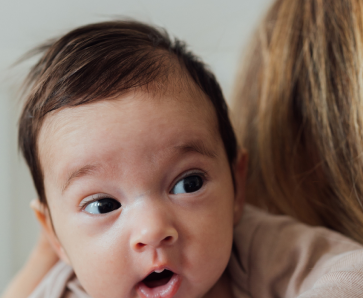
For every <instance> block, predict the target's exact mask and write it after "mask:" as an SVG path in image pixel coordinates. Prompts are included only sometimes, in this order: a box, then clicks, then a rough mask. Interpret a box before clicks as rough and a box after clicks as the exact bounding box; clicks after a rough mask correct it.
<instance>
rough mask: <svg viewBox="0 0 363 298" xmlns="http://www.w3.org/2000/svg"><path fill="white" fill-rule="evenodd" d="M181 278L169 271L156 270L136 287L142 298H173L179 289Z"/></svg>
mask: <svg viewBox="0 0 363 298" xmlns="http://www.w3.org/2000/svg"><path fill="white" fill-rule="evenodd" d="M180 284H181V277H180V275H179V274H176V273H174V272H173V271H171V270H168V269H161V270H160V271H158V270H155V271H154V272H152V273H150V274H149V275H148V276H146V277H145V278H144V279H143V280H142V281H140V282H139V283H138V284H137V285H136V290H137V292H138V293H139V295H140V296H141V297H142V298H172V297H173V296H174V295H175V294H176V292H177V291H178V289H179V286H180Z"/></svg>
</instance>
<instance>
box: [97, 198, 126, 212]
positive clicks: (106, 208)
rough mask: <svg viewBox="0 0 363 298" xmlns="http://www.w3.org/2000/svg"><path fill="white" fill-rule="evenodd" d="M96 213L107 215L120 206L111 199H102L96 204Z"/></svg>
mask: <svg viewBox="0 0 363 298" xmlns="http://www.w3.org/2000/svg"><path fill="white" fill-rule="evenodd" d="M97 207H98V212H100V213H107V212H111V211H113V210H116V209H118V208H120V207H121V204H120V203H119V202H118V201H116V200H113V199H102V200H99V201H98V202H97Z"/></svg>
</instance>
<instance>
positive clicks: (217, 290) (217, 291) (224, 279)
mask: <svg viewBox="0 0 363 298" xmlns="http://www.w3.org/2000/svg"><path fill="white" fill-rule="evenodd" d="M221 297H223V298H233V293H232V289H231V283H230V279H229V277H228V273H226V272H224V273H223V275H222V276H221V278H220V279H219V280H218V281H217V282H216V284H215V285H214V286H213V288H212V289H210V291H209V292H208V293H207V294H205V296H204V297H203V298H221Z"/></svg>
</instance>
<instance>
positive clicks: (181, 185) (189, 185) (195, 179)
mask: <svg viewBox="0 0 363 298" xmlns="http://www.w3.org/2000/svg"><path fill="white" fill-rule="evenodd" d="M202 186H203V179H202V178H201V177H199V176H197V175H193V176H188V177H185V178H183V179H181V180H179V181H178V182H177V183H176V184H175V186H174V187H173V189H172V190H171V193H172V194H175V195H176V194H180V193H190V192H195V191H197V190H199V189H200V188H201V187H202Z"/></svg>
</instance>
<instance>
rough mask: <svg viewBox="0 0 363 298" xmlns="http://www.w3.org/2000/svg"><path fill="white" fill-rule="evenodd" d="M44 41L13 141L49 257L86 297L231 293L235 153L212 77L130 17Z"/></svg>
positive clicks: (238, 189)
mask: <svg viewBox="0 0 363 298" xmlns="http://www.w3.org/2000/svg"><path fill="white" fill-rule="evenodd" d="M44 48H45V54H44V55H43V57H42V58H41V60H40V62H39V63H38V64H37V65H36V66H35V67H34V68H33V70H32V71H31V73H30V75H29V80H30V84H32V85H33V87H32V89H31V92H30V95H29V97H28V99H27V102H26V104H25V108H24V110H23V113H22V115H21V118H20V128H19V142H20V146H21V149H22V152H23V154H24V156H25V158H26V161H27V162H28V165H29V167H30V170H31V173H32V175H33V179H34V182H35V186H36V189H37V192H38V194H39V199H40V202H41V204H42V205H43V206H44V210H43V212H42V210H39V213H38V218H39V219H40V221H41V223H42V224H43V226H44V227H45V229H46V231H47V233H48V235H49V238H50V239H51V242H52V244H53V246H54V248H55V250H56V252H57V253H58V255H59V257H60V258H61V259H62V260H63V261H64V262H65V263H67V264H69V265H70V266H71V267H72V268H73V270H74V272H75V274H76V276H77V278H78V280H79V282H80V284H81V285H82V286H83V288H84V290H85V291H86V292H87V293H88V294H89V295H91V296H92V297H94V298H99V297H108V298H112V297H124V298H127V297H130V298H131V297H155V298H156V297H163V298H171V297H184V298H185V297H202V296H204V295H206V294H207V293H209V294H208V295H209V296H210V297H211V295H217V294H216V293H218V295H219V296H218V297H222V296H223V297H229V296H230V295H231V294H230V288H229V284H228V283H225V282H224V280H225V278H226V277H225V276H224V275H223V272H224V271H225V269H226V266H227V264H228V261H229V259H230V254H231V248H232V240H233V227H234V224H236V223H237V222H238V221H239V219H240V216H241V211H242V203H243V185H242V181H243V175H244V170H245V158H239V159H238V160H237V145H236V139H235V135H234V132H233V130H232V126H231V124H230V121H229V118H228V112H227V106H226V103H225V101H224V98H223V96H222V92H221V90H220V87H219V85H218V83H217V81H216V79H215V77H214V76H213V75H212V74H211V73H210V72H209V71H208V70H207V68H206V67H205V66H204V65H203V63H201V62H200V61H199V60H198V59H197V58H196V57H195V56H194V55H193V54H192V53H190V52H188V51H187V50H186V49H185V47H184V45H183V43H181V42H179V41H176V42H171V41H170V39H169V38H168V36H167V35H166V34H165V33H162V32H160V31H158V30H156V29H154V28H152V27H150V26H148V25H144V24H141V23H137V22H123V21H115V22H106V23H99V24H93V25H89V26H85V27H82V28H78V29H76V30H74V31H72V32H70V33H68V34H67V35H65V36H63V37H62V38H61V39H59V40H57V41H56V42H54V43H52V44H50V45H48V46H46V47H42V49H43V50H44ZM240 182H241V183H240Z"/></svg>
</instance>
